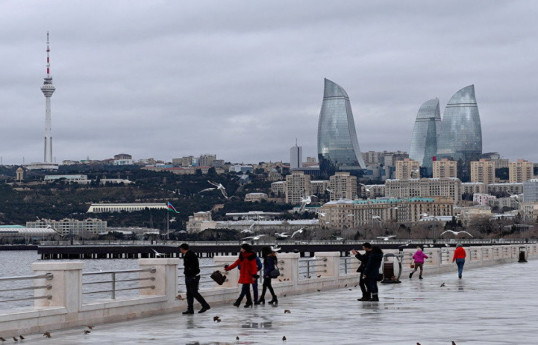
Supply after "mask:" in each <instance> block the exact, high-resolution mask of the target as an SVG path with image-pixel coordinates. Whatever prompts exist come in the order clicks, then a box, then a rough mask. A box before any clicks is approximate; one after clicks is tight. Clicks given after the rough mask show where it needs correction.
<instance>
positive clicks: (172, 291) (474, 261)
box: [0, 244, 538, 344]
mask: <svg viewBox="0 0 538 345" xmlns="http://www.w3.org/2000/svg"><path fill="white" fill-rule="evenodd" d="M466 250H467V261H466V264H465V267H466V271H465V273H464V279H463V280H458V279H457V277H456V273H455V269H456V268H455V265H454V264H453V263H452V262H451V257H452V253H453V251H454V248H453V247H447V248H426V249H425V252H426V253H427V254H428V255H429V258H428V260H426V263H425V279H424V281H419V280H415V279H413V280H409V278H408V277H407V275H408V272H409V263H410V260H411V256H412V254H413V252H414V249H403V250H401V251H398V250H393V251H391V250H386V251H385V253H386V255H385V258H384V262H383V265H382V267H383V270H384V273H385V275H386V277H385V278H386V279H388V280H389V281H395V280H396V281H397V279H398V277H401V278H400V280H401V283H396V284H380V285H381V299H382V301H381V303H378V304H376V303H374V302H369V303H362V304H361V303H360V302H357V301H356V299H357V298H358V297H360V291H359V289H358V288H357V287H356V284H357V282H358V274H357V273H356V272H355V270H356V267H357V264H358V261H357V260H356V259H355V258H341V257H340V254H339V253H337V252H317V253H315V256H314V257H311V258H300V255H299V254H298V253H283V254H280V255H279V259H278V260H279V268H280V269H281V273H282V276H281V277H279V279H277V280H275V281H274V286H275V290H276V292H277V294H278V295H279V297H280V305H279V307H278V308H272V307H270V306H258V307H256V308H253V309H252V310H250V309H249V310H244V308H239V309H236V308H233V307H230V305H231V303H232V301H233V300H234V299H235V298H236V297H237V295H238V287H237V283H236V282H237V270H232V271H230V272H229V273H228V280H227V281H226V282H225V283H224V284H223V285H222V286H217V285H216V284H213V285H210V286H209V287H206V288H204V289H202V294H203V295H204V297H205V298H206V299H207V300H208V302H209V303H210V304H211V305H212V307H213V308H212V309H211V311H210V312H209V313H208V314H203V315H198V314H195V315H194V316H192V319H188V317H185V316H183V315H180V313H179V312H180V311H182V310H184V309H185V308H186V306H185V300H184V297H185V294H184V284H183V278H182V276H181V272H182V270H181V265H179V264H180V259H178V258H164V259H140V260H139V261H138V262H139V265H138V266H139V267H138V268H136V269H132V270H129V271H128V272H126V271H123V272H120V271H108V272H107V271H103V272H84V271H83V268H84V262H82V261H39V262H35V263H33V264H32V268H33V270H34V273H35V275H34V276H31V277H25V278H26V279H33V289H34V293H33V297H29V299H34V306H33V307H29V308H20V309H14V310H10V309H4V310H3V311H2V313H0V336H1V337H4V338H7V337H12V336H18V335H19V334H25V335H30V336H31V337H34V336H33V335H41V334H42V333H43V332H45V331H49V332H51V333H56V332H59V334H65V335H66V336H68V335H69V334H70V333H69V332H71V331H70V330H73V332H74V331H75V330H76V332H78V333H80V334H82V331H83V328H84V327H85V326H87V325H95V326H96V329H95V331H94V330H91V333H89V334H86V338H89V336H93V335H94V334H96V333H97V329H100V330H102V331H104V330H106V329H109V328H110V327H113V328H110V332H112V333H117V334H118V336H120V335H121V334H122V331H121V330H120V329H121V327H123V326H121V325H127V326H126V327H135V328H136V331H135V332H130V331H127V332H126V333H125V336H127V337H132V336H133V335H132V334H136V333H137V332H138V334H139V337H140V338H141V339H146V336H145V335H143V334H142V333H140V332H145V331H147V332H149V333H148V334H151V333H152V332H154V330H155V329H157V330H159V332H161V333H162V334H169V335H170V336H172V335H173V336H178V333H177V331H181V332H183V333H185V334H190V336H189V337H187V336H186V335H185V334H183V333H181V334H183V335H181V337H182V339H183V338H185V339H186V340H189V341H190V340H192V341H194V342H193V344H195V343H196V341H199V343H200V344H202V343H204V342H206V343H208V344H212V343H215V342H218V341H228V340H227V339H222V340H218V339H216V338H208V337H213V330H212V328H215V327H223V325H228V326H226V327H225V329H226V330H227V331H226V332H231V333H238V332H240V333H241V332H247V335H248V334H252V335H254V334H266V333H267V334H268V335H269V334H274V333H273V331H272V330H273V329H281V330H283V331H286V332H287V333H288V334H291V335H294V337H295V338H296V339H302V341H306V340H305V338H304V337H310V336H312V334H316V332H321V333H320V335H319V337H318V336H316V337H315V338H310V340H309V341H310V342H312V341H314V340H315V339H318V338H319V339H325V338H324V337H326V335H325V334H326V333H327V334H333V335H332V336H333V337H337V336H338V335H339V334H340V333H343V334H348V336H349V334H353V333H357V331H358V329H357V327H358V325H362V324H363V322H362V320H366V321H368V325H369V326H368V327H370V328H369V330H372V329H374V328H375V329H377V328H376V327H377V326H376V325H374V324H375V322H374V324H372V322H373V321H375V320H377V319H378V318H379V322H381V323H383V322H382V321H383V320H385V319H387V320H391V322H394V321H395V320H392V316H393V315H394V313H392V312H388V311H394V312H395V313H396V314H398V315H400V317H402V318H403V319H404V320H403V321H404V322H405V323H409V322H410V323H409V324H408V326H410V327H411V328H413V326H412V324H413V320H414V319H416V318H418V319H420V318H422V317H423V316H421V315H422V314H424V315H425V316H424V317H425V320H427V319H431V320H435V319H439V318H441V319H444V320H445V322H447V325H448V324H449V323H448V322H449V321H450V323H459V322H460V321H461V320H469V319H468V318H467V316H466V314H467V313H469V314H472V315H474V316H473V317H474V319H473V320H477V322H478V321H480V320H483V319H484V320H489V319H488V317H492V315H495V316H494V317H493V320H492V323H493V324H494V327H493V328H497V323H496V321H495V320H496V319H495V317H499V315H500V314H502V317H503V318H504V317H505V316H504V315H505V313H506V311H505V310H503V309H501V308H499V310H493V309H492V310H491V312H490V314H489V315H490V316H487V315H488V314H481V310H482V309H484V308H489V307H490V306H491V305H497V302H502V303H504V304H502V305H503V306H504V307H505V308H508V307H510V306H511V304H510V303H508V304H506V303H507V301H511V300H512V299H513V298H515V297H514V295H515V294H520V292H519V290H518V289H519V288H520V285H522V284H523V285H525V284H528V285H529V286H526V287H522V288H524V289H527V290H524V291H523V292H524V293H526V294H527V297H529V298H530V297H531V295H530V291H532V288H533V287H534V285H535V282H536V278H535V272H536V268H537V267H536V261H533V260H532V259H535V258H538V245H537V244H527V245H499V246H479V247H467V248H466ZM521 258H527V259H529V261H530V263H517V261H519V260H520V259H521ZM235 259H236V256H216V257H214V258H213V262H214V263H213V265H212V266H208V267H207V268H206V272H211V271H212V270H214V269H216V268H222V267H223V266H224V264H225V263H231V262H233V261H234V260H235ZM503 264H504V265H503ZM178 265H179V266H180V267H179V269H178ZM507 267H511V268H510V269H509V270H507ZM516 271H517V274H514V272H516ZM496 272H505V273H499V274H497V273H496ZM125 273H128V274H131V275H134V277H132V278H128V279H120V278H119V277H118V276H120V275H121V274H125ZM101 275H103V276H107V277H111V278H107V279H110V280H105V282H104V283H98V282H96V281H95V280H92V279H93V278H94V277H96V276H101ZM87 278H92V279H90V280H88V279H87ZM6 279H10V278H2V280H6ZM474 279H476V281H474ZM439 280H442V281H439ZM120 282H127V283H129V284H131V285H128V286H127V287H125V288H120V286H119V283H120ZM442 282H445V286H443V287H441V284H442ZM470 282H471V283H470ZM94 284H105V285H104V287H103V288H101V289H102V291H103V292H106V293H110V294H111V295H110V296H107V297H106V298H101V299H97V300H90V301H88V300H86V299H85V296H86V294H87V293H88V290H87V288H88V286H94ZM468 284H472V285H468ZM509 285H510V286H509ZM98 286H99V285H98ZM101 286H102V285H101ZM206 286H207V285H206ZM124 289H125V290H129V291H131V292H134V293H135V294H134V295H130V296H122V295H121V292H123V291H122V290H124ZM98 290H99V289H98ZM178 291H179V295H180V296H177V295H178ZM467 291H469V292H470V294H471V295H474V294H475V293H478V294H479V297H480V298H479V299H478V300H481V301H482V303H483V304H482V305H481V306H479V305H476V304H474V303H471V302H472V301H473V300H472V299H470V300H469V301H466V299H465V298H466V297H465V298H464V296H467V295H458V294H454V293H456V292H458V293H459V292H464V293H465V292H467ZM525 291H526V292H525ZM482 293H484V296H482ZM439 294H442V295H439ZM445 295H448V296H450V298H449V299H447V298H446V296H445ZM441 296H443V297H441ZM494 296H496V297H494ZM485 297H487V299H484V298H485ZM472 298H475V297H472ZM518 298H519V295H518ZM487 301H490V302H491V305H490V304H488V302H487ZM441 302H442V303H441ZM462 302H463V304H462ZM409 303H411V304H409ZM417 303H418V304H417ZM440 303H441V304H440ZM450 303H452V305H450V306H449V304H450ZM473 305H474V307H473V308H476V310H474V309H472V308H471V309H469V307H471V306H473ZM499 306H500V305H499ZM349 308H351V309H349ZM357 308H359V309H357ZM447 308H448V309H447ZM518 308H519V306H518ZM286 309H287V310H290V313H286V314H285V315H284V310H286ZM460 310H461V311H465V312H464V314H461V315H459V314H457V313H456V314H454V312H455V311H460ZM387 313H388V314H387ZM429 313H438V314H439V315H438V316H436V317H434V315H430V316H427V317H426V315H427V314H429ZM163 314H166V315H164V316H163ZM225 314H229V315H230V316H231V317H232V319H227V318H228V316H226V317H225V318H226V322H225V321H224V320H225V318H223V317H222V316H224V315H225ZM266 314H267V315H266ZM281 314H282V315H281ZM156 315H159V316H156ZM208 315H210V316H216V315H219V316H221V320H223V321H222V322H220V323H219V322H215V323H214V325H213V324H211V323H209V324H205V323H203V320H206V319H207V317H208ZM268 315H271V318H269V319H267V318H266V317H268ZM454 315H455V316H454ZM509 315H515V314H512V311H510V313H509ZM521 315H522V318H526V317H527V316H526V314H525V312H524V313H522V314H521ZM464 316H465V317H464ZM178 317H179V318H180V319H179V320H178ZM348 318H349V320H348ZM531 318H532V317H531ZM382 319H383V320H382ZM171 320H173V321H171ZM189 320H191V321H189ZM196 320H201V321H200V322H202V323H198V322H194V321H196ZM249 320H250V321H249ZM286 320H287V321H286ZM294 320H295V321H294ZM209 321H211V322H212V321H213V318H212V317H211V318H210V319H209ZM238 321H240V322H239V323H237V322H238ZM117 322H120V323H117ZM122 322H127V323H122ZM168 322H172V324H174V326H163V327H164V328H160V327H161V325H166V324H167V323H168ZM184 322H187V323H186V324H183V326H182V323H184ZM228 322H232V323H228ZM436 322H437V323H438V324H437V326H435V327H437V328H439V327H440V325H441V324H440V323H439V322H440V321H436ZM115 323H117V324H115ZM301 323H302V325H301ZM273 324H274V325H280V326H278V327H277V326H273ZM293 324H295V325H296V326H295V328H294V327H291V328H289V326H292V325H293ZM340 324H341V325H342V327H344V328H343V329H340V327H341V326H340ZM470 324H472V325H475V323H474V321H473V322H472V323H470ZM486 324H489V323H488V322H486ZM105 325H106V326H105ZM113 325H116V326H113ZM129 325H131V326H129ZM143 325H146V326H143ZM210 325H211V326H210ZM460 325H462V324H460ZM477 325H478V324H477ZM116 327H120V328H119V329H118V331H117V332H116V331H115V330H114V328H116ZM361 327H362V326H361ZM421 327H425V326H424V325H423V326H421ZM421 327H418V328H417V332H418V333H417V334H424V329H421ZM447 327H448V326H447ZM447 327H445V326H443V327H441V329H442V330H443V331H445V328H447ZM206 328H207V331H208V334H207V337H206V336H204V334H205V331H204V330H205V329H206ZM210 328H211V329H210ZM60 329H63V330H65V331H57V330H60ZM216 329H218V328H216ZM245 329H252V331H245ZM406 329H407V328H404V329H402V330H400V331H398V332H395V329H394V327H393V326H388V325H387V327H386V328H384V329H383V328H379V329H378V331H379V332H381V334H380V335H377V334H374V333H372V334H370V337H372V339H377V338H376V337H379V336H381V335H383V334H385V333H387V332H388V333H387V334H393V335H394V334H399V333H402V332H405V330H406ZM190 330H192V333H189V332H191V331H190ZM304 330H306V331H304ZM195 331H200V332H201V333H200V334H201V335H200V336H202V338H200V339H201V340H197V338H196V337H197V336H199V335H197V333H196V332H195ZM363 331H364V330H363ZM429 331H432V330H431V329H430V330H429ZM454 331H455V330H454ZM170 332H172V333H170ZM226 332H224V333H226ZM252 332H253V333H252ZM259 332H261V333H259ZM264 332H265V333H264ZM304 332H306V333H304ZM334 332H337V333H334ZM421 332H422V333H421ZM109 336H110V337H114V336H112V335H109ZM237 336H239V338H240V339H241V338H242V336H241V335H239V334H238V335H235V336H234V341H235V337H237ZM283 336H286V339H288V338H289V336H288V335H286V334H283V335H282V336H281V338H280V341H282V337H283ZM363 336H364V334H363ZM34 338H35V337H34ZM86 338H81V339H80V341H86ZM148 339H149V340H148V341H150V342H151V341H153V340H151V339H152V338H151V337H150V338H148ZM155 339H156V338H155ZM211 339H214V340H211ZM342 339H347V338H342ZM350 339H352V338H350ZM381 339H382V338H381ZM387 339H388V338H387ZM394 339H398V338H394ZM405 339H407V338H405ZM432 339H433V338H432ZM55 340H56V337H55ZM186 340H185V341H186ZM88 341H93V340H91V339H89V340H88ZM122 341H123V342H127V341H129V342H138V340H134V338H131V340H127V339H126V340H121V339H118V340H117V343H122ZM164 341H167V340H164ZM256 341H257V342H258V343H264V341H263V339H259V340H256ZM288 341H290V343H291V340H288ZM342 341H343V340H342ZM115 342H116V341H115ZM66 343H69V342H66ZM161 343H165V342H161ZM186 343H187V342H186ZM298 343H301V342H298ZM303 343H304V342H303ZM339 343H345V342H339ZM349 343H353V342H351V341H350V342H349ZM381 343H384V342H381ZM390 343H395V342H390Z"/></svg>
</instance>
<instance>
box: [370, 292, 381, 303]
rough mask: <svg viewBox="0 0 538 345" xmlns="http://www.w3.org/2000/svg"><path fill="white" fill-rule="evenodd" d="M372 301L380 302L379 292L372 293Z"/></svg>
mask: <svg viewBox="0 0 538 345" xmlns="http://www.w3.org/2000/svg"><path fill="white" fill-rule="evenodd" d="M370 301H371V302H379V297H377V294H375V295H372V298H370Z"/></svg>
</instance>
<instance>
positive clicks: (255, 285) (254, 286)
mask: <svg viewBox="0 0 538 345" xmlns="http://www.w3.org/2000/svg"><path fill="white" fill-rule="evenodd" d="M256 268H257V269H258V272H259V271H261V270H262V268H263V264H262V260H261V259H260V257H259V256H258V255H256ZM258 275H259V274H258ZM252 293H253V297H254V304H260V303H258V279H254V283H252Z"/></svg>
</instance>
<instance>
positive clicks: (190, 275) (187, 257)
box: [179, 243, 211, 315]
mask: <svg viewBox="0 0 538 345" xmlns="http://www.w3.org/2000/svg"><path fill="white" fill-rule="evenodd" d="M179 250H180V251H181V254H183V266H184V267H185V271H184V274H185V286H186V287H187V311H184V312H183V315H188V314H194V307H193V303H194V299H195V298H196V300H197V301H198V302H199V303H200V304H201V305H202V309H200V311H198V313H204V312H206V311H208V310H209V309H211V307H210V306H209V304H207V302H206V301H205V299H204V298H203V297H202V295H200V293H199V292H198V285H199V283H200V266H199V264H198V256H196V254H195V253H194V252H193V251H192V250H190V249H189V245H188V244H187V243H183V244H181V245H180V246H179Z"/></svg>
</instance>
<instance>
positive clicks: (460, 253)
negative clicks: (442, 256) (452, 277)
mask: <svg viewBox="0 0 538 345" xmlns="http://www.w3.org/2000/svg"><path fill="white" fill-rule="evenodd" d="M466 256H467V254H466V253H465V249H463V247H462V245H461V244H459V243H458V244H457V245H456V250H455V251H454V257H453V258H452V262H454V261H456V264H457V265H458V278H460V279H461V276H462V275H463V265H465V257H466Z"/></svg>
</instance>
